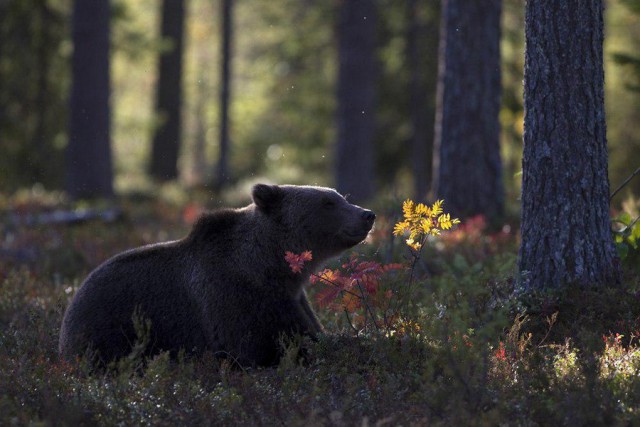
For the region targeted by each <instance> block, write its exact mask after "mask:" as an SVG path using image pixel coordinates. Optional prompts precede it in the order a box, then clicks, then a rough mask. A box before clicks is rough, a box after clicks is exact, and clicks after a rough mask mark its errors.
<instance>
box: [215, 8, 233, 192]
mask: <svg viewBox="0 0 640 427" xmlns="http://www.w3.org/2000/svg"><path fill="white" fill-rule="evenodd" d="M221 21H222V22H221V24H222V25H221V27H222V37H221V44H222V46H221V47H222V49H221V50H222V61H221V63H222V72H221V74H220V76H221V77H220V147H219V155H218V168H217V170H216V187H217V188H222V187H223V186H224V185H225V184H228V182H229V178H230V177H229V99H230V97H231V43H232V38H233V0H222V14H221Z"/></svg>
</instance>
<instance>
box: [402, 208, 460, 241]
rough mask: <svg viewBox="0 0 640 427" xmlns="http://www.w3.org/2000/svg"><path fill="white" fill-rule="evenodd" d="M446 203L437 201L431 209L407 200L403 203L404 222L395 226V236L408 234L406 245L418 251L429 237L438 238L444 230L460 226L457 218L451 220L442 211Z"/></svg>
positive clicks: (449, 216) (448, 215)
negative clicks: (455, 225) (456, 225)
mask: <svg viewBox="0 0 640 427" xmlns="http://www.w3.org/2000/svg"><path fill="white" fill-rule="evenodd" d="M443 203H444V201H443V200H437V201H436V202H435V203H434V204H433V205H432V206H431V207H429V206H427V205H425V204H423V203H418V204H416V203H414V202H413V200H411V199H407V200H405V201H404V202H403V203H402V215H403V220H402V221H400V222H398V223H397V224H395V226H394V227H393V234H394V235H396V236H400V235H403V234H406V233H408V234H409V238H408V239H407V240H406V243H407V245H408V246H409V247H411V248H413V249H415V250H418V249H420V248H421V247H422V245H423V244H424V242H425V240H426V238H427V236H438V235H440V233H441V232H442V231H444V230H449V229H451V227H453V225H454V224H459V223H460V220H458V219H457V218H454V219H451V215H450V214H448V213H447V214H445V213H444V212H443V209H442V205H443Z"/></svg>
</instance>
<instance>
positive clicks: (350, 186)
mask: <svg viewBox="0 0 640 427" xmlns="http://www.w3.org/2000/svg"><path fill="white" fill-rule="evenodd" d="M375 23H376V13H375V4H374V0H342V1H341V3H340V16H339V22H338V39H339V40H338V56H339V58H338V61H339V65H338V108H337V143H336V158H335V162H336V186H337V188H338V190H339V191H340V192H341V193H343V194H349V195H350V197H351V200H354V201H362V200H365V199H368V198H370V197H371V196H372V195H373V192H374V182H373V180H374V167H373V162H374V153H373V149H374V147H373V136H374V130H375V129H374V127H375V111H374V110H375V72H374V70H375V68H376V61H375V44H376V43H375V38H376V25H375Z"/></svg>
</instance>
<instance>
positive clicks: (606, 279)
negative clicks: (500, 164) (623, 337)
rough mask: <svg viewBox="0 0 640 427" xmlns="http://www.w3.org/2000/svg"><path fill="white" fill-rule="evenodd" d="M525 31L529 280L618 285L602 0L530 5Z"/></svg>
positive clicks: (524, 262) (540, 284)
mask: <svg viewBox="0 0 640 427" xmlns="http://www.w3.org/2000/svg"><path fill="white" fill-rule="evenodd" d="M525 37H526V53H525V86H524V98H525V111H526V114H525V133H524V156H523V161H522V169H523V177H522V231H521V233H522V245H521V248H520V272H521V275H522V280H523V286H524V288H525V289H542V288H555V287H560V286H562V285H564V284H568V283H575V284H579V285H582V286H588V285H602V284H607V283H613V282H614V281H616V280H617V278H618V274H619V273H618V262H617V258H616V253H615V249H614V246H613V239H612V234H611V230H610V218H609V180H608V177H607V140H606V123H605V113H604V69H603V56H602V43H603V37H604V36H603V16H602V0H567V1H562V2H558V1H555V0H536V1H528V2H527V5H526V21H525Z"/></svg>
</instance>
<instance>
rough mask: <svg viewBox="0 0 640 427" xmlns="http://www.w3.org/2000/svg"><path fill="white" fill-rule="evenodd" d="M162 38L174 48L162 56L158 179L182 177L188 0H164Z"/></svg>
mask: <svg viewBox="0 0 640 427" xmlns="http://www.w3.org/2000/svg"><path fill="white" fill-rule="evenodd" d="M161 32H162V37H163V38H164V39H169V40H170V41H171V49H170V50H169V51H168V52H164V53H162V55H160V65H159V73H158V83H157V89H156V114H157V115H158V118H159V125H158V126H157V128H156V130H155V133H154V136H153V143H152V147H151V165H150V174H151V176H152V177H153V178H154V179H156V180H157V181H169V180H173V179H176V178H177V177H178V154H179V150H180V132H181V128H182V120H181V115H180V111H181V107H182V51H183V49H182V47H183V39H184V1H183V0H163V1H162V29H161Z"/></svg>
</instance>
